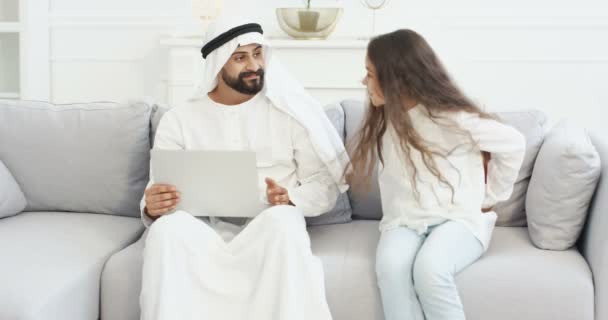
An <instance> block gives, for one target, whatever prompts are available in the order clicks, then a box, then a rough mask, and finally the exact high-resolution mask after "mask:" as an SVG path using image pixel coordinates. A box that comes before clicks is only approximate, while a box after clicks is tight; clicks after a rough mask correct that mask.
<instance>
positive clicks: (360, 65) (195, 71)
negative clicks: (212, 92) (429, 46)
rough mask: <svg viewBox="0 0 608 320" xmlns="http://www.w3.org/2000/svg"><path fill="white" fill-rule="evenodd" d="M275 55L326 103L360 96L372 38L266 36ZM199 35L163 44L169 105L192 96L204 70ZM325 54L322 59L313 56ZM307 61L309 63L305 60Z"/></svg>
mask: <svg viewBox="0 0 608 320" xmlns="http://www.w3.org/2000/svg"><path fill="white" fill-rule="evenodd" d="M266 40H268V42H269V43H270V45H271V46H272V48H273V55H275V56H276V57H279V58H280V60H281V62H283V64H284V65H285V66H286V67H287V68H288V69H289V71H290V72H291V73H292V74H293V75H294V77H295V78H296V79H298V80H299V81H300V82H301V83H302V85H303V86H304V88H306V89H307V90H308V91H309V92H310V93H311V94H312V95H313V96H315V97H316V98H317V99H318V100H319V101H320V102H322V103H323V104H324V105H325V104H328V103H332V102H336V101H341V100H344V99H361V98H362V97H364V93H365V90H364V87H363V85H362V84H361V78H362V77H363V75H364V74H365V67H364V60H365V51H366V49H367V44H368V42H369V40H366V39H356V38H354V37H353V38H329V39H327V40H295V39H290V38H286V37H283V38H278V37H266ZM203 43H204V40H203V37H202V36H200V35H193V36H188V35H167V36H166V37H164V38H161V39H160V45H161V46H163V47H166V48H168V50H169V56H168V58H169V60H168V63H169V65H168V79H167V80H168V81H167V84H168V88H167V89H168V90H167V97H168V101H167V102H168V104H169V105H180V104H181V102H182V101H184V100H185V99H186V98H187V97H189V96H191V95H192V92H193V91H194V88H195V87H197V86H198V83H199V82H200V79H202V74H203V70H204V61H205V60H203V59H202V58H201V53H200V50H201V47H202V46H203ZM318 56H322V57H323V59H312V57H318ZM303 61H306V63H302V62H303Z"/></svg>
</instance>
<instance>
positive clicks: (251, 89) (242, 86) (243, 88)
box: [222, 68, 264, 96]
mask: <svg viewBox="0 0 608 320" xmlns="http://www.w3.org/2000/svg"><path fill="white" fill-rule="evenodd" d="M254 74H255V75H257V76H258V78H257V79H255V80H248V81H247V80H245V78H246V77H249V76H252V75H254ZM222 79H223V80H224V82H225V83H226V84H227V85H228V86H229V87H230V88H232V89H234V90H235V91H237V92H240V93H242V94H246V95H250V96H253V95H256V94H257V93H258V92H260V91H262V89H263V88H264V69H262V68H260V69H258V70H257V71H255V72H254V71H248V72H241V73H239V75H238V77H236V78H233V77H231V76H229V75H228V73H226V71H225V70H222Z"/></svg>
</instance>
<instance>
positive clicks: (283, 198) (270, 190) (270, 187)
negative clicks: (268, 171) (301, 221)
mask: <svg viewBox="0 0 608 320" xmlns="http://www.w3.org/2000/svg"><path fill="white" fill-rule="evenodd" d="M266 196H267V197H268V202H270V204H271V205H273V206H278V205H293V203H291V201H290V200H289V194H288V193H287V189H285V188H283V187H281V186H280V185H278V184H277V183H276V181H274V180H272V179H270V178H266Z"/></svg>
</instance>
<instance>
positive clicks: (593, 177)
mask: <svg viewBox="0 0 608 320" xmlns="http://www.w3.org/2000/svg"><path fill="white" fill-rule="evenodd" d="M600 169H601V163H600V156H599V154H598V153H597V151H596V150H595V147H594V146H593V144H592V143H591V139H590V138H589V135H588V134H587V132H586V131H585V130H584V129H582V128H579V127H577V126H575V125H572V124H569V123H567V122H561V123H560V124H558V125H557V126H555V127H554V128H553V129H552V130H551V131H550V132H549V134H547V136H546V137H545V141H544V143H543V145H542V147H541V149H540V152H539V154H538V157H537V159H536V163H535V165H534V172H533V173H532V178H531V179H530V186H529V189H528V194H527V196H526V216H527V220H528V231H529V232H530V237H531V238H532V242H534V244H535V245H536V246H538V247H539V248H542V249H550V250H565V249H568V248H570V247H572V246H573V245H574V244H575V243H576V241H577V240H578V237H579V235H580V234H581V231H582V230H583V226H584V224H585V219H586V218H587V211H588V209H589V203H590V202H591V197H592V196H593V193H594V191H595V187H596V186H597V182H598V180H599V178H600Z"/></svg>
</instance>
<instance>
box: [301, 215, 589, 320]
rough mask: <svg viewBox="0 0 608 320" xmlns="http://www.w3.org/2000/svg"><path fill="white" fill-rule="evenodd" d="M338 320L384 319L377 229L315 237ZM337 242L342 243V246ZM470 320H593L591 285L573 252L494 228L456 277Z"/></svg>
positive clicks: (326, 231)
mask: <svg viewBox="0 0 608 320" xmlns="http://www.w3.org/2000/svg"><path fill="white" fill-rule="evenodd" d="M310 233H311V239H312V245H313V251H314V252H315V254H317V255H318V256H319V257H321V259H322V260H323V264H324V269H325V276H326V286H327V288H326V289H327V297H328V300H329V304H330V307H331V309H332V313H333V314H334V318H335V319H361V320H363V319H383V315H382V304H381V301H380V295H379V293H378V289H377V286H376V275H375V254H376V245H377V243H378V238H379V235H380V233H379V231H378V223H377V222H374V221H353V223H350V224H346V225H335V226H320V227H315V228H311V229H310ZM338 240H339V241H338ZM456 281H457V284H458V288H459V291H460V294H461V297H462V300H463V304H464V307H465V313H466V316H467V319H471V320H482V319H493V320H503V319H504V320H507V319H509V320H511V319H520V320H528V319H529V320H532V319H534V320H550V319H573V320H574V319H593V303H594V302H593V297H594V295H593V282H592V276H591V272H590V270H589V267H588V265H587V263H586V262H585V260H584V259H583V257H582V256H581V255H580V253H579V252H578V251H576V250H575V249H571V250H566V251H545V250H541V249H538V248H536V247H535V246H534V245H533V244H532V242H531V240H530V238H529V235H528V231H527V228H514V227H497V228H496V229H495V231H494V235H493V238H492V242H491V244H490V248H489V249H488V251H487V252H486V253H485V254H484V255H483V256H482V257H481V258H480V259H479V260H478V261H477V262H475V263H473V264H472V265H471V266H469V267H468V268H466V269H465V270H464V271H463V272H461V273H460V274H458V275H457V279H456Z"/></svg>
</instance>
